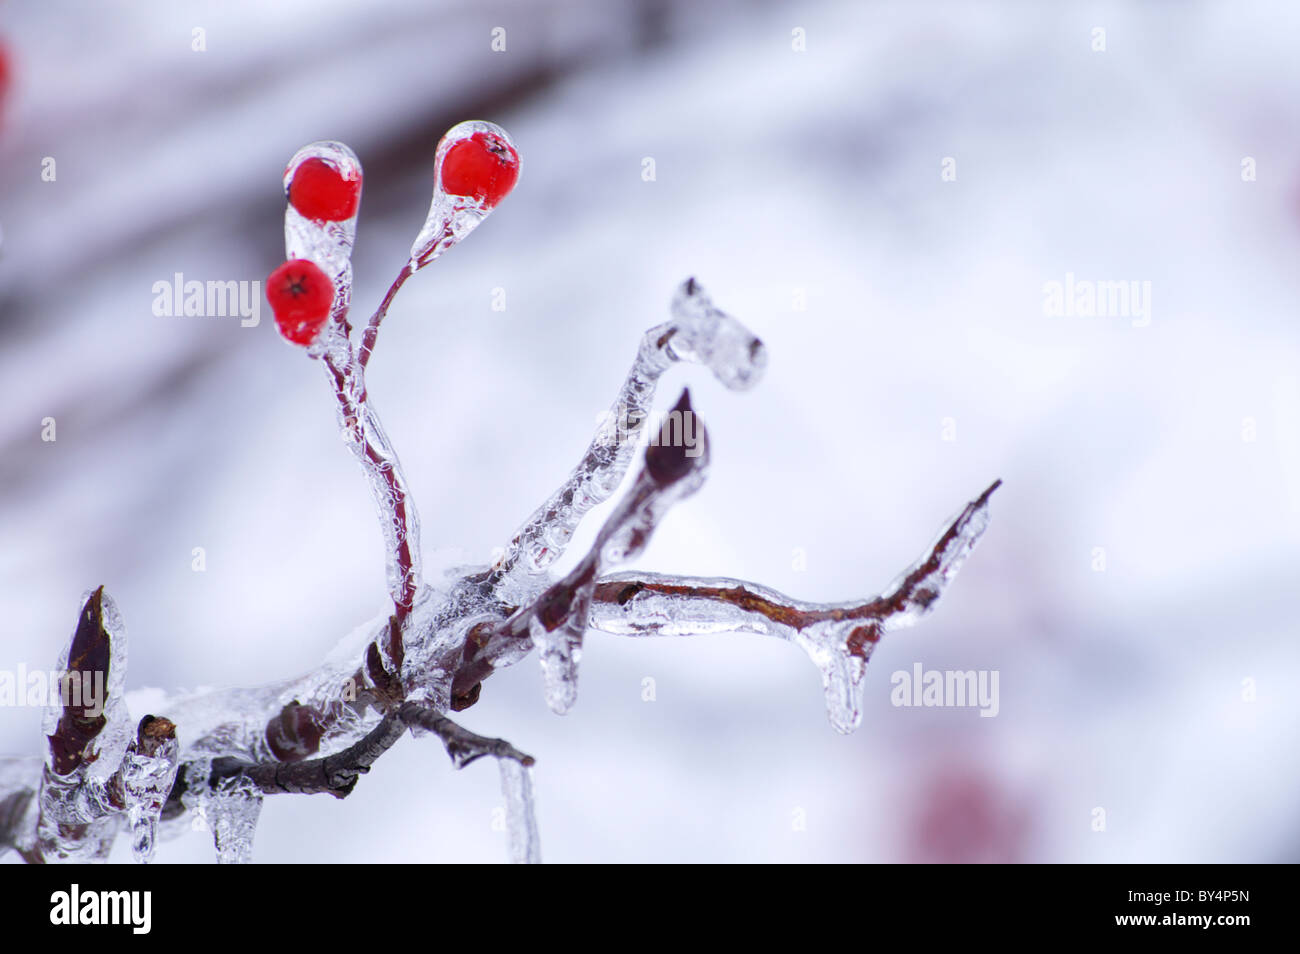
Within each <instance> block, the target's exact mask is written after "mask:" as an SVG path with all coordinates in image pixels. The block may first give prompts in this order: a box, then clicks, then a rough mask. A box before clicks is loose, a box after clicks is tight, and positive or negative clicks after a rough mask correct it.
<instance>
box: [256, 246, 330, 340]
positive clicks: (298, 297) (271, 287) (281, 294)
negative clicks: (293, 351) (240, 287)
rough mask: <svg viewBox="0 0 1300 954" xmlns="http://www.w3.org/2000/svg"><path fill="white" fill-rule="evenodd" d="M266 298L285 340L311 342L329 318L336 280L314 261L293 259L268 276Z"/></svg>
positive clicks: (276, 324)
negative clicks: (331, 278) (333, 280)
mask: <svg viewBox="0 0 1300 954" xmlns="http://www.w3.org/2000/svg"><path fill="white" fill-rule="evenodd" d="M266 300H267V301H269V302H270V303H271V310H272V311H273V312H275V326H276V327H277V328H279V329H280V334H282V335H284V337H285V340H287V341H291V342H293V343H294V344H296V345H304V346H305V345H309V344H311V343H312V342H313V341H315V340H316V336H317V335H318V334H320V330H321V328H323V327H324V326H325V322H327V321H328V320H329V317H330V307H331V306H332V305H333V304H334V283H333V282H332V281H330V278H329V276H328V275H326V274H325V273H324V272H323V271H321V270H320V267H319V266H318V265H317V264H316V263H315V262H313V261H310V260H308V259H305V258H295V259H290V260H289V261H287V262H285V263H284V264H283V265H281V266H280V267H279V268H277V269H276V270H275V271H273V272H272V273H271V274H270V275H269V276H268V277H267V279H266Z"/></svg>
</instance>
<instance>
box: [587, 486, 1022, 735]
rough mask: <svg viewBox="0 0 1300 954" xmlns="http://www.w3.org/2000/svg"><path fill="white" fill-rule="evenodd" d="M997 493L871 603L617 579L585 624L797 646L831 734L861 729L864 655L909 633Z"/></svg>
mask: <svg viewBox="0 0 1300 954" xmlns="http://www.w3.org/2000/svg"><path fill="white" fill-rule="evenodd" d="M997 486H998V485H997V484H994V485H993V487H991V488H989V490H987V491H985V493H984V494H983V495H982V496H980V497H979V498H978V499H976V500H975V501H973V502H972V503H970V504H968V505H967V506H966V507H965V509H963V510H962V512H961V513H960V514H958V515H957V517H956V518H955V519H954V520H953V521H952V522H951V524H950V525H949V526H948V527H947V528H946V529H945V530H944V531H943V533H941V534H940V535H939V537H938V538H937V539H936V541H935V542H934V544H933V545H932V546H931V548H930V549H929V550H927V551H926V553H925V554H924V555H923V556H922V557H921V558H920V559H918V560H917V561H916V562H915V563H914V564H912V566H910V567H909V568H908V569H907V570H906V571H904V572H903V573H902V574H901V575H900V576H899V577H898V578H897V579H896V580H895V581H894V582H893V583H892V584H891V585H890V587H889V589H888V590H886V591H885V593H884V594H882V595H881V596H879V597H877V598H875V599H870V600H865V601H853V602H845V603H810V602H804V601H801V600H795V599H791V598H790V597H788V596H785V595H783V594H781V593H778V592H776V591H775V590H771V589H768V588H767V587H763V586H758V585H757V584H754V583H746V582H743V581H741V580H733V579H726V578H696V577H674V576H666V575H662V574H653V573H637V574H628V573H616V574H611V575H609V576H606V577H603V578H602V581H601V582H602V583H615V584H616V583H621V582H626V583H628V584H638V585H637V586H636V587H635V588H634V590H633V591H632V592H631V593H629V595H628V597H627V598H626V599H625V600H622V601H619V602H615V603H610V602H603V601H597V602H595V603H593V604H592V607H591V613H590V615H589V617H588V623H589V625H590V626H591V627H592V628H594V629H598V630H601V631H603V632H607V633H614V634H617V635H622V636H695V635H705V634H713V633H753V634H757V635H763V636H775V637H777V638H778V639H784V640H786V641H788V642H792V643H795V644H796V645H798V646H800V647H801V648H802V649H803V650H804V652H806V653H807V654H808V657H809V659H811V660H812V662H813V665H815V666H816V667H817V669H818V671H819V672H820V673H821V677H822V688H823V690H824V692H825V694H826V711H827V715H828V716H829V718H830V721H831V725H833V726H834V727H835V729H836V730H837V731H839V732H843V733H848V732H852V731H853V730H854V729H856V728H857V727H858V726H859V725H860V724H861V722H862V695H863V685H864V682H863V677H864V675H865V673H866V666H867V661H868V660H869V659H870V656H871V652H872V650H873V649H874V648H875V646H876V644H877V642H878V641H879V639H880V638H881V636H883V635H884V634H885V633H887V632H892V631H894V630H898V629H904V628H906V627H908V626H911V625H913V624H914V623H916V622H917V621H918V620H920V619H921V617H922V616H924V615H925V614H926V613H928V612H930V611H931V609H933V607H934V604H935V603H936V602H937V601H938V599H939V597H940V595H942V593H943V590H944V588H945V587H946V586H947V584H948V583H949V582H950V581H951V580H952V578H953V577H954V576H955V575H956V574H957V571H958V569H960V567H961V564H962V561H964V560H965V559H966V557H967V556H968V555H969V554H970V552H971V549H972V548H973V547H974V546H975V544H976V543H977V542H978V541H979V538H980V536H981V535H982V534H983V533H984V530H985V528H986V527H987V526H988V520H989V516H988V501H989V496H990V494H991V493H992V491H993V490H994V489H995V488H996V487H997ZM640 584H644V585H640ZM778 610H779V611H778Z"/></svg>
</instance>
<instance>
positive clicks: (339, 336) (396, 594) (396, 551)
mask: <svg viewBox="0 0 1300 954" xmlns="http://www.w3.org/2000/svg"><path fill="white" fill-rule="evenodd" d="M310 160H319V161H321V162H324V163H326V164H327V165H329V166H331V167H332V168H333V169H335V170H337V171H338V172H339V173H340V175H342V176H343V177H344V178H345V179H349V180H355V181H358V182H360V181H362V177H363V172H362V168H361V163H360V161H359V160H358V159H357V156H356V154H355V153H354V152H353V151H352V150H351V149H349V148H348V147H347V146H346V145H344V144H343V143H341V142H334V141H332V140H322V141H320V142H313V143H309V144H308V145H306V146H303V147H302V148H301V149H299V150H298V151H297V152H296V153H294V156H293V158H292V159H290V160H289V164H288V165H287V166H286V167H285V170H284V188H285V194H286V197H287V196H288V193H289V188H290V185H291V184H292V183H293V179H294V176H295V175H296V174H297V172H298V170H299V168H300V167H301V166H302V165H303V163H305V162H308V161H310ZM360 207H361V203H360V201H359V200H358V202H357V211H359V210H360ZM356 230H357V214H356V212H354V213H353V215H352V217H351V218H348V219H345V220H342V221H325V220H318V219H311V218H308V217H306V216H304V215H303V214H302V213H300V212H299V211H298V209H296V208H295V207H294V205H293V203H292V202H286V203H285V211H284V247H285V254H286V255H287V256H288V257H289V258H291V259H293V258H305V259H309V260H310V261H312V262H315V263H316V264H317V265H318V266H320V268H321V270H322V271H324V272H325V273H326V274H327V275H329V276H330V278H331V279H332V280H333V282H334V305H333V310H332V317H333V320H331V321H330V322H329V324H328V325H326V327H325V328H323V329H322V330H321V333H320V335H319V336H318V337H317V339H316V341H315V342H313V343H312V346H311V348H310V349H309V351H308V353H309V354H311V355H312V356H313V357H318V358H323V359H324V365H325V370H326V373H327V375H328V376H329V377H330V381H331V385H332V386H333V387H334V389H335V390H336V392H337V394H338V395H339V398H340V400H339V404H338V419H339V431H340V433H341V434H342V437H343V442H344V443H345V444H346V445H347V447H348V449H349V450H350V451H351V452H352V454H353V456H354V457H356V459H357V461H358V462H359V463H360V464H361V468H362V470H364V471H365V474H366V480H367V482H368V483H369V484H370V490H371V495H372V497H373V499H374V501H375V507H376V510H377V512H378V515H379V523H380V527H381V529H382V530H383V534H384V544H385V552H386V560H387V568H386V573H387V581H388V591H389V595H390V596H391V597H392V598H393V601H394V603H396V604H398V605H402V606H406V607H409V606H410V603H411V602H412V601H413V599H414V596H415V593H416V592H417V590H418V589H419V586H420V581H421V569H420V545H419V518H418V517H417V515H416V513H415V508H414V507H413V506H412V504H411V502H410V493H409V490H408V486H407V483H406V477H405V475H404V474H403V473H402V468H401V464H400V462H399V461H398V459H397V454H396V452H395V451H394V450H393V447H392V444H391V443H390V442H389V440H388V435H387V434H386V433H384V428H383V425H382V424H381V423H380V421H379V417H378V415H377V414H376V413H375V411H374V409H373V407H372V406H371V403H370V400H369V397H368V394H367V391H366V381H365V374H364V370H363V369H362V368H361V367H360V365H359V364H358V362H357V360H356V358H355V357H354V355H353V353H352V345H351V342H350V341H349V339H348V337H347V325H346V323H345V318H346V316H347V312H348V309H349V307H350V305H351V302H352V246H353V242H354V241H355V238H356Z"/></svg>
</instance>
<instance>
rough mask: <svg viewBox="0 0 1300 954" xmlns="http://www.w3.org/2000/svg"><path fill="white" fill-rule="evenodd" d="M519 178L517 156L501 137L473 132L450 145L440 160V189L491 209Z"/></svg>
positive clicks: (488, 133)
mask: <svg viewBox="0 0 1300 954" xmlns="http://www.w3.org/2000/svg"><path fill="white" fill-rule="evenodd" d="M518 179H519V153H517V152H515V150H514V149H513V148H512V147H511V145H510V144H509V143H508V142H506V141H505V140H504V139H502V138H501V137H500V136H497V135H494V134H493V133H490V132H476V133H474V134H473V135H472V136H468V137H467V138H465V139H462V140H460V142H457V143H453V144H452V146H451V148H450V149H448V150H447V153H446V155H445V156H443V159H442V189H443V191H444V192H447V193H449V194H451V195H464V196H470V197H471V198H475V199H478V200H479V201H480V202H482V203H483V205H484V207H485V208H489V209H491V208H493V207H495V206H496V204H497V203H498V202H500V201H501V200H502V199H504V198H505V197H506V196H507V195H508V194H509V193H510V190H511V189H513V188H514V187H515V182H516V181H517V180H518Z"/></svg>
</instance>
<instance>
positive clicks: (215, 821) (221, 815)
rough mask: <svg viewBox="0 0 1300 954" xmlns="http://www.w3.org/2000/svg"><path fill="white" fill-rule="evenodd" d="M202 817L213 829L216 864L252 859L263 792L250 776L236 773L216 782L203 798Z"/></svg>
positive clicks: (239, 862) (237, 862)
mask: <svg viewBox="0 0 1300 954" xmlns="http://www.w3.org/2000/svg"><path fill="white" fill-rule="evenodd" d="M202 801H203V817H204V818H205V819H206V821H207V824H208V825H209V826H210V827H211V828H212V841H213V844H214V845H215V846H216V849H217V864H219V865H246V864H251V863H252V861H253V835H254V833H255V832H256V831H257V818H258V816H259V815H260V814H261V812H262V792H261V790H260V789H259V788H258V787H257V785H256V784H254V783H253V781H252V780H251V779H249V778H248V777H247V776H244V775H236V776H234V777H233V778H229V779H226V780H224V781H222V782H220V783H218V785H217V787H216V788H215V789H214V790H212V791H210V792H208V793H207V794H206V795H205V797H204V798H203V800H202Z"/></svg>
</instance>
